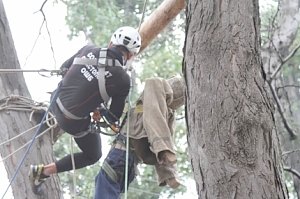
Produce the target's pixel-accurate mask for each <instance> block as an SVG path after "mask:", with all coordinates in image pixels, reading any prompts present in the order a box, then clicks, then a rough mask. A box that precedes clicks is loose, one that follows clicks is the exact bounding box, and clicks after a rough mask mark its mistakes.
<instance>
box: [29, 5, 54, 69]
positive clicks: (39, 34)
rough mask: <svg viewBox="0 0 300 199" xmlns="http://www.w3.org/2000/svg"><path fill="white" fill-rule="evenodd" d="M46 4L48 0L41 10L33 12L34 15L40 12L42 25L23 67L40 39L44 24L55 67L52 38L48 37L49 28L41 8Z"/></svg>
mask: <svg viewBox="0 0 300 199" xmlns="http://www.w3.org/2000/svg"><path fill="white" fill-rule="evenodd" d="M47 2H48V0H45V1H44V2H43V3H42V5H41V8H40V9H39V10H38V11H36V12H34V13H37V12H41V13H42V15H43V21H42V24H41V26H40V29H39V33H38V36H37V38H36V39H35V41H34V44H33V46H32V48H31V51H30V53H29V55H28V56H27V57H26V60H25V64H24V66H25V65H26V63H27V60H28V58H29V57H30V56H31V55H32V53H33V50H34V48H35V46H36V44H37V41H38V39H39V37H40V36H41V34H42V28H43V26H44V24H45V26H46V30H47V33H48V36H49V40H50V48H51V52H52V56H53V60H54V64H55V66H56V59H55V55H54V49H53V45H52V39H51V38H52V37H51V35H50V31H49V28H48V23H47V18H46V15H45V13H44V11H43V8H44V6H45V4H46V3H47Z"/></svg>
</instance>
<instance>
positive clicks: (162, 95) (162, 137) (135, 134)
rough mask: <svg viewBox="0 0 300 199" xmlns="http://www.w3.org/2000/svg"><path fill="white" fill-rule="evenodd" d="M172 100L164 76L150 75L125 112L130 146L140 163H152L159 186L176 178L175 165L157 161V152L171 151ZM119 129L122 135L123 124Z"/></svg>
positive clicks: (170, 89)
mask: <svg viewBox="0 0 300 199" xmlns="http://www.w3.org/2000/svg"><path fill="white" fill-rule="evenodd" d="M172 101H173V91H172V88H171V87H170V85H169V84H168V83H167V81H166V80H165V79H161V78H151V79H147V80H146V82H145V88H144V91H143V93H142V95H141V96H140V98H139V99H138V100H137V103H136V106H135V107H134V108H132V109H131V110H130V112H129V115H128V116H129V117H128V118H129V119H127V123H126V125H128V124H129V137H130V145H131V146H132V147H133V150H134V152H135V154H136V155H137V157H138V159H139V161H140V162H143V163H145V164H150V165H155V168H156V172H157V175H158V181H159V184H160V185H163V184H165V181H166V180H167V179H169V178H172V177H176V173H177V171H176V168H175V165H172V166H164V165H160V164H158V161H159V160H158V153H159V152H161V151H164V150H169V151H171V152H172V153H174V154H175V150H174V142H173V125H174V111H173V110H172V109H171V108H170V107H169V105H170V104H171V103H172ZM126 125H125V126H124V128H122V129H123V130H122V133H123V134H126V132H125V131H126V130H127V126H126Z"/></svg>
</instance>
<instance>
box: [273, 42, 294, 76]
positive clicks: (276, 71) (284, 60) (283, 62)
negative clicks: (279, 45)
mask: <svg viewBox="0 0 300 199" xmlns="http://www.w3.org/2000/svg"><path fill="white" fill-rule="evenodd" d="M299 48H300V44H298V46H296V48H294V50H293V51H292V52H291V53H290V54H289V55H288V56H286V57H285V58H284V59H281V57H280V56H279V55H278V57H279V58H280V60H281V64H279V66H278V67H277V68H276V69H275V70H274V72H273V74H272V75H271V77H270V80H273V79H274V78H275V77H276V75H277V74H278V72H279V71H280V70H281V68H282V66H283V65H284V64H285V63H286V62H287V61H288V60H290V59H291V58H292V57H293V56H294V55H295V53H296V52H297V51H298V50H299ZM276 52H278V51H276Z"/></svg>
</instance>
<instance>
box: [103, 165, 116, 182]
mask: <svg viewBox="0 0 300 199" xmlns="http://www.w3.org/2000/svg"><path fill="white" fill-rule="evenodd" d="M102 169H103V171H105V173H106V174H107V175H108V176H109V177H110V179H112V180H113V181H114V182H118V175H117V173H116V172H115V170H114V169H113V168H111V166H110V165H109V164H108V163H107V162H106V161H104V162H103V164H102Z"/></svg>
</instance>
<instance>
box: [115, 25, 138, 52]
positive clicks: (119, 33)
mask: <svg viewBox="0 0 300 199" xmlns="http://www.w3.org/2000/svg"><path fill="white" fill-rule="evenodd" d="M110 41H111V43H112V44H113V45H121V46H125V47H126V48H127V49H128V50H129V52H131V53H133V54H137V53H138V52H139V51H140V48H141V36H140V34H139V32H138V31H137V30H136V29H135V28H132V27H129V26H124V27H121V28H118V29H117V30H116V31H115V32H114V33H113V35H112V36H111V40H110Z"/></svg>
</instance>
